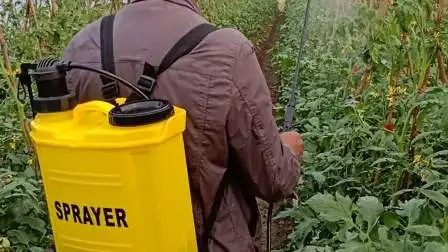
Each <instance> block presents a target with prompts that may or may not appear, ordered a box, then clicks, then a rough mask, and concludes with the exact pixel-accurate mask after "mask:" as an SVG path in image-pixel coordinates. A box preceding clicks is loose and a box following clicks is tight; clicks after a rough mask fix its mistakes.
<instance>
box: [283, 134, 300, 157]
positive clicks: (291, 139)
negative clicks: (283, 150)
mask: <svg viewBox="0 0 448 252" xmlns="http://www.w3.org/2000/svg"><path fill="white" fill-rule="evenodd" d="M280 138H281V139H282V142H283V144H285V145H286V146H288V147H289V148H291V149H292V150H293V151H294V153H295V154H296V155H297V157H298V158H299V160H302V158H303V140H302V137H301V136H300V134H299V133H297V132H295V131H289V132H283V133H280Z"/></svg>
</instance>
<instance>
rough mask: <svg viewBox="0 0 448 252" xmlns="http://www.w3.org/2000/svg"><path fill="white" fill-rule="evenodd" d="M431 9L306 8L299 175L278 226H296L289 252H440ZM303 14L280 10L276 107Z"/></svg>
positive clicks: (439, 85)
mask: <svg viewBox="0 0 448 252" xmlns="http://www.w3.org/2000/svg"><path fill="white" fill-rule="evenodd" d="M435 2H437V1H426V0H397V1H394V5H393V6H389V7H388V8H387V12H386V13H385V14H384V13H381V11H379V10H377V9H374V8H370V7H369V6H367V5H364V4H352V3H351V2H350V1H331V0H314V1H312V6H311V15H310V27H309V32H308V40H307V46H306V48H305V55H304V57H302V59H301V63H300V65H301V68H300V82H299V86H300V88H299V91H300V92H299V93H300V99H299V104H298V105H297V107H296V121H295V125H296V128H297V129H298V130H299V131H300V132H301V133H302V134H303V135H304V138H305V156H304V162H303V169H304V171H305V177H304V180H303V181H304V182H303V184H301V185H300V187H299V192H298V193H299V195H300V196H299V197H300V198H299V201H298V203H297V204H296V205H295V206H294V207H293V208H291V209H288V210H285V211H284V212H282V213H281V214H280V216H279V218H292V219H294V220H295V221H296V226H295V228H294V231H293V232H292V233H291V234H290V242H289V245H288V248H287V251H309V252H311V251H325V252H327V251H361V252H362V251H397V252H400V251H403V252H405V251H428V252H429V251H445V250H447V249H448V246H447V245H446V241H447V239H448V218H447V217H448V216H447V212H446V209H447V207H448V198H447V197H446V196H445V195H446V193H447V192H448V191H447V188H448V178H447V169H446V168H448V161H447V160H448V117H447V116H446V115H447V114H448V88H447V85H446V82H447V80H446V79H445V77H446V66H445V65H444V59H445V58H446V53H445V52H446V51H445V48H446V44H447V37H446V34H447V33H446V29H447V28H446V27H447V26H446V25H444V24H445V19H446V18H445V15H444V13H443V11H441V9H439V6H438V5H437V4H436V3H435ZM305 5H306V1H289V2H288V5H287V7H286V14H285V15H286V20H285V24H284V26H283V28H282V31H281V32H282V36H281V39H280V43H279V44H278V46H277V47H276V49H275V58H274V59H273V61H274V64H275V67H276V69H277V72H278V73H279V75H280V76H281V87H280V94H281V95H280V98H279V106H280V108H283V107H284V105H285V104H286V102H287V98H288V95H289V94H290V92H292V90H291V86H292V82H293V81H294V70H295V66H296V56H297V51H298V45H299V35H300V33H301V29H302V27H301V25H302V20H303V17H304V13H305V10H304V9H305ZM280 112H282V111H280ZM281 118H282V117H281V114H279V119H281ZM280 121H281V120H280Z"/></svg>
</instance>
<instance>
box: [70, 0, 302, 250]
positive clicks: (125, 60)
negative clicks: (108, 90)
mask: <svg viewBox="0 0 448 252" xmlns="http://www.w3.org/2000/svg"><path fill="white" fill-rule="evenodd" d="M204 23H207V21H206V20H205V19H204V18H203V17H201V16H200V12H199V10H198V7H197V6H196V5H195V4H194V3H193V1H192V0H146V1H145V0H143V1H142V0H140V1H134V2H133V3H131V4H129V5H128V6H126V7H125V8H124V9H123V10H121V11H120V12H119V13H117V14H116V16H115V21H114V28H113V34H114V35H113V36H114V37H113V56H114V63H115V72H116V74H117V75H119V76H121V77H122V78H124V79H127V80H129V81H130V82H132V83H137V82H138V77H139V75H140V74H141V73H142V72H143V71H144V65H145V62H146V63H149V64H151V65H154V66H158V65H160V63H161V61H162V59H163V58H164V57H165V56H166V54H167V53H168V51H169V50H170V49H171V48H172V47H173V46H174V45H175V44H176V42H177V41H179V39H180V38H181V37H183V36H184V35H185V34H187V33H188V32H189V31H190V30H192V29H193V28H194V27H197V26H198V25H199V24H204ZM100 27H101V21H100V20H98V21H96V22H94V23H92V24H89V25H88V26H86V27H85V28H84V29H83V30H82V31H80V32H79V33H78V34H77V35H76V36H75V37H74V38H73V40H72V41H71V42H70V44H69V45H68V47H67V48H66V50H65V55H64V60H66V61H73V62H77V63H81V64H88V65H89V66H91V67H95V68H101V67H102V64H101V59H102V58H101V50H100V44H101V39H100ZM103 42H104V41H103ZM103 56H104V55H103ZM68 80H69V81H68V82H69V86H70V89H72V90H76V92H77V94H78V95H79V101H80V102H85V101H89V100H92V99H102V98H103V96H102V91H101V86H102V80H101V79H100V77H99V76H98V75H97V74H95V73H90V72H87V71H77V70H73V71H71V72H70V73H69V75H68ZM127 95H129V90H126V89H124V88H121V89H120V96H127ZM152 97H153V98H165V99H168V100H170V101H171V102H172V103H174V104H175V105H177V106H179V107H182V108H185V109H186V110H187V113H188V118H187V130H186V132H185V134H184V139H185V149H186V155H187V163H188V169H189V175H190V186H191V196H192V202H193V208H194V217H195V226H196V232H197V237H198V246H199V247H200V249H201V250H204V249H205V248H208V250H209V251H213V252H218V251H230V252H239V251H241V252H251V251H258V250H259V248H257V247H256V245H255V244H254V237H255V235H256V234H257V232H258V230H259V227H260V226H259V225H258V224H259V222H260V220H259V212H258V208H257V203H256V200H255V197H260V198H262V199H264V200H267V201H269V202H275V201H278V200H281V199H282V198H285V197H288V196H290V195H292V194H293V193H294V192H295V188H296V185H297V182H298V178H299V175H300V166H299V160H300V158H301V156H302V152H303V147H302V142H301V138H300V136H299V134H297V133H295V132H288V133H283V134H279V132H278V128H277V125H276V123H275V120H274V118H273V116H272V101H271V97H270V93H269V89H268V87H267V84H266V81H265V79H264V76H263V73H262V72H261V69H260V66H259V64H258V61H257V58H256V55H255V50H254V48H253V46H252V44H251V43H250V42H249V41H248V40H247V39H246V38H245V37H244V36H243V35H242V34H241V33H240V32H238V31H236V30H234V29H219V30H216V31H214V32H212V33H210V34H208V35H207V36H206V37H205V38H203V40H202V41H201V42H200V43H199V44H198V45H197V46H196V47H195V48H194V49H193V50H192V51H191V52H190V53H189V54H188V55H186V56H184V57H182V58H180V59H178V60H177V61H176V62H174V63H173V64H172V65H171V66H170V67H169V68H168V69H167V70H166V71H165V72H163V73H162V74H161V75H160V76H158V78H157V85H156V87H155V89H154V91H153V93H152ZM226 171H228V172H229V173H225V172H226ZM225 174H228V177H227V179H224V178H226V177H225V176H224V175H225ZM222 181H225V182H227V184H226V183H221V182H222ZM223 184H224V185H225V186H223V187H222V188H223V190H222V195H221V196H222V197H220V196H219V191H220V190H218V188H219V187H220V185H223ZM217 198H219V199H221V200H220V201H218V204H216V201H217V200H216V199H217ZM214 203H215V207H216V209H215V210H216V211H212V208H213V207H212V206H213V205H214ZM213 214H215V218H212V217H211V216H213ZM211 219H214V222H213V221H211ZM211 222H212V224H211V225H210V223H211ZM206 227H207V228H208V229H207V228H206ZM206 229H207V230H209V234H208V236H207V239H202V238H203V237H205V235H206V234H207V233H208V232H206ZM205 243H206V244H205Z"/></svg>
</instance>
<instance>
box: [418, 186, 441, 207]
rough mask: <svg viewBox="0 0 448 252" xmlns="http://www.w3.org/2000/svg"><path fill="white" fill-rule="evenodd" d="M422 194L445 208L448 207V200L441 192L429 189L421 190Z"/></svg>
mask: <svg viewBox="0 0 448 252" xmlns="http://www.w3.org/2000/svg"><path fill="white" fill-rule="evenodd" d="M420 192H421V193H422V194H424V195H425V196H426V197H428V198H430V199H431V200H433V201H435V202H438V203H440V204H442V205H443V206H444V207H447V206H448V198H447V197H446V196H445V195H443V194H442V193H441V192H439V191H433V190H427V189H421V190H420Z"/></svg>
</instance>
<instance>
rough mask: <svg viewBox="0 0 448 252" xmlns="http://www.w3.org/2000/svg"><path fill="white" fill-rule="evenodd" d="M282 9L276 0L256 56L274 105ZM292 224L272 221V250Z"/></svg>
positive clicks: (262, 240)
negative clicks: (273, 53) (273, 55)
mask: <svg viewBox="0 0 448 252" xmlns="http://www.w3.org/2000/svg"><path fill="white" fill-rule="evenodd" d="M284 7H285V0H278V8H277V14H276V18H275V20H274V22H273V23H272V24H271V25H270V26H268V27H267V29H266V34H265V36H264V38H263V41H262V42H261V43H260V44H259V45H258V48H257V55H258V59H259V62H260V65H261V68H262V70H263V72H264V75H265V77H266V81H267V83H268V86H269V88H270V90H271V95H272V100H273V103H274V104H275V103H276V102H277V100H278V76H276V74H275V71H274V69H273V68H272V66H271V49H272V48H273V47H274V45H275V42H276V41H277V40H278V39H279V35H280V34H279V32H280V31H279V30H280V25H281V24H282V23H283V20H284V13H283V12H284ZM258 205H259V207H260V212H261V217H262V223H263V228H262V234H261V237H259V240H258V241H257V243H258V244H259V246H260V248H261V251H263V252H266V227H267V212H268V207H269V206H268V203H266V202H264V201H262V200H259V201H258ZM280 205H281V203H278V204H276V206H275V207H274V216H275V214H276V213H278V211H279V208H280ZM292 228H293V223H292V222H289V221H285V220H280V221H274V220H273V221H272V227H271V231H272V232H271V245H272V249H273V250H275V249H280V248H281V247H283V246H285V245H286V243H287V239H288V235H289V234H290V233H291V232H292Z"/></svg>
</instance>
